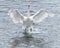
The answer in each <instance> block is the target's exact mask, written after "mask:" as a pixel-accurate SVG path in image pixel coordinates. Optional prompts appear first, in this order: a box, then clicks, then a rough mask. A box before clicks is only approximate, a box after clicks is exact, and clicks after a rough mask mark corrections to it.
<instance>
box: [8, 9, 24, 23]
mask: <svg viewBox="0 0 60 48" xmlns="http://www.w3.org/2000/svg"><path fill="white" fill-rule="evenodd" d="M8 15H10V17H11V18H12V20H13V22H14V23H19V22H21V23H23V19H24V16H23V15H22V14H19V12H18V10H9V12H8Z"/></svg>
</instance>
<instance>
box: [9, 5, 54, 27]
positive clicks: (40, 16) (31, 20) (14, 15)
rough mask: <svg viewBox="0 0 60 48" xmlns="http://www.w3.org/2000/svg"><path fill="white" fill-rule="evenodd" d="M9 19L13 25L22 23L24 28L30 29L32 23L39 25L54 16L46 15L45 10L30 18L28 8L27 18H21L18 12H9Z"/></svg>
mask: <svg viewBox="0 0 60 48" xmlns="http://www.w3.org/2000/svg"><path fill="white" fill-rule="evenodd" d="M8 14H9V15H10V17H11V18H12V20H13V22H14V23H19V22H20V23H22V24H24V26H25V28H29V27H31V25H32V24H33V23H39V22H41V21H42V20H44V19H45V18H47V17H48V16H51V17H53V16H54V14H52V13H48V12H46V11H45V10H39V11H38V12H37V13H36V14H35V15H33V16H30V9H29V6H28V16H23V15H22V14H20V13H19V12H18V10H9V13H8Z"/></svg>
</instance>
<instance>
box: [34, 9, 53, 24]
mask: <svg viewBox="0 0 60 48" xmlns="http://www.w3.org/2000/svg"><path fill="white" fill-rule="evenodd" d="M48 16H51V17H52V16H53V15H52V14H51V13H48V12H46V11H44V10H39V11H38V12H37V13H36V14H35V15H33V22H34V23H39V22H41V21H42V20H44V19H45V18H47V17H48Z"/></svg>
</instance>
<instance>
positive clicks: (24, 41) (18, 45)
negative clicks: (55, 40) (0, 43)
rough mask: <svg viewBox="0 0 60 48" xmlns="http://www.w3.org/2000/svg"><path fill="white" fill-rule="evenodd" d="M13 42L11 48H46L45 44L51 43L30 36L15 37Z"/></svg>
mask: <svg viewBox="0 0 60 48" xmlns="http://www.w3.org/2000/svg"><path fill="white" fill-rule="evenodd" d="M27 35H28V36H27ZM12 40H13V41H11V42H10V44H11V48H44V44H47V43H50V42H46V41H45V40H44V38H35V37H32V35H29V34H25V35H24V36H23V37H14V38H12Z"/></svg>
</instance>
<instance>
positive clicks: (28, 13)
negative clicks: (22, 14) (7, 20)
mask: <svg viewBox="0 0 60 48" xmlns="http://www.w3.org/2000/svg"><path fill="white" fill-rule="evenodd" d="M27 13H28V15H27V16H28V17H29V16H30V5H28V12H27Z"/></svg>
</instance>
